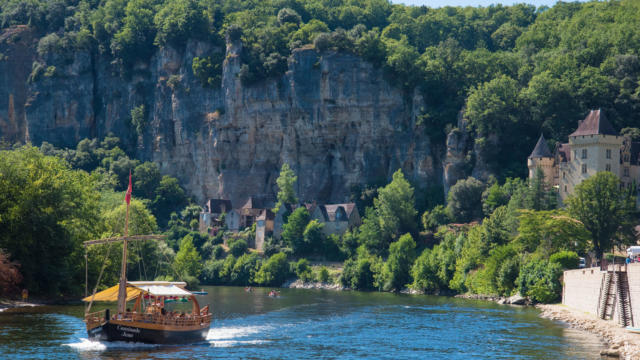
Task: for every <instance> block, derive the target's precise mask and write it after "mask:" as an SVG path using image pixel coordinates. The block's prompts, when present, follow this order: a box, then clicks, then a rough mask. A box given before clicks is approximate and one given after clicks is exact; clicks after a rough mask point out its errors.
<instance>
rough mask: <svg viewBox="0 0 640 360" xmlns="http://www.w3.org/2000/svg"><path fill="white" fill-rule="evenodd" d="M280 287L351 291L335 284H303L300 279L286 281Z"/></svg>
mask: <svg viewBox="0 0 640 360" xmlns="http://www.w3.org/2000/svg"><path fill="white" fill-rule="evenodd" d="M282 287H283V288H289V289H321V290H333V291H344V290H351V289H349V288H346V287H344V286H342V285H340V284H336V283H324V282H304V281H302V280H300V279H296V280H294V281H287V282H285V283H284V284H283V285H282Z"/></svg>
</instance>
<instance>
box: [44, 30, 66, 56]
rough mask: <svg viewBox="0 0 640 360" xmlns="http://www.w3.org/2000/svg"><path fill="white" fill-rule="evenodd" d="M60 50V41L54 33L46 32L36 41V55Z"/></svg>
mask: <svg viewBox="0 0 640 360" xmlns="http://www.w3.org/2000/svg"><path fill="white" fill-rule="evenodd" d="M61 50H62V42H61V41H60V37H59V36H58V34H56V33H52V34H48V35H46V36H44V37H42V38H41V39H40V41H39V42H38V55H40V56H44V55H47V54H52V53H55V52H60V51H61Z"/></svg>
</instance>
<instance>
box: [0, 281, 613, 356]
mask: <svg viewBox="0 0 640 360" xmlns="http://www.w3.org/2000/svg"><path fill="white" fill-rule="evenodd" d="M205 290H207V291H209V295H207V296H201V297H199V302H200V303H201V305H202V306H203V305H206V304H207V303H210V304H212V306H213V310H212V311H213V314H214V322H213V324H212V327H211V330H210V332H209V335H208V338H207V341H206V342H203V343H200V344H194V345H189V346H184V345H183V346H153V345H145V344H127V343H100V342H93V341H89V340H88V339H87V335H86V332H85V327H84V323H83V322H82V313H83V308H82V306H81V305H78V306H41V307H35V308H29V309H19V310H17V309H11V310H7V311H5V312H3V313H0V358H2V359H9V358H10V359H75V358H79V359H194V358H221V359H247V358H250V359H266V358H278V359H285V358H286V359H308V358H327V359H337V358H339V359H348V358H383V359H416V358H419V359H471V358H473V359H599V358H600V356H599V352H600V350H601V349H602V348H603V346H604V345H603V344H602V343H601V341H600V340H599V339H598V338H597V337H595V336H593V335H590V334H588V333H585V332H582V331H578V330H573V329H569V328H567V327H565V326H563V325H561V324H558V323H555V322H552V321H549V320H545V319H541V318H539V317H538V311H537V310H535V309H532V308H519V307H511V306H505V305H497V304H494V303H490V302H485V301H477V300H464V299H455V298H448V297H436V296H422V295H416V296H412V295H394V294H388V293H361V292H334V291H322V290H301V289H282V293H281V296H280V297H279V298H270V297H268V296H267V293H268V289H254V292H252V293H246V292H245V291H244V289H243V288H238V287H205Z"/></svg>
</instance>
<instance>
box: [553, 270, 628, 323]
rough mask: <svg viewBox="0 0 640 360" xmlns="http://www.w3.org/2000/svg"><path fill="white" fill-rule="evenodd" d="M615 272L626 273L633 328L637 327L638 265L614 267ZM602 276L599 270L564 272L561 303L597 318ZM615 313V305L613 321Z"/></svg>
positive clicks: (603, 273) (616, 309)
mask: <svg viewBox="0 0 640 360" xmlns="http://www.w3.org/2000/svg"><path fill="white" fill-rule="evenodd" d="M609 270H613V266H610V269H609ZM616 270H618V271H626V272H627V279H628V281H629V303H630V304H631V314H632V317H633V318H632V320H633V326H638V325H640V263H633V264H629V265H627V266H624V265H623V266H619V265H616ZM604 275H605V272H604V271H600V268H586V269H578V270H568V271H565V272H564V286H563V288H562V303H563V304H564V305H566V306H568V307H570V308H573V309H576V310H581V311H584V312H587V313H589V314H592V315H594V316H598V302H599V300H600V299H599V297H600V287H601V286H602V279H603V278H604ZM617 313H618V306H617V304H616V307H615V309H614V314H613V315H614V317H613V320H614V321H618V320H617Z"/></svg>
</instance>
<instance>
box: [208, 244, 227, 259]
mask: <svg viewBox="0 0 640 360" xmlns="http://www.w3.org/2000/svg"><path fill="white" fill-rule="evenodd" d="M222 255H224V248H223V247H222V245H216V246H214V247H213V250H211V258H213V259H220V258H222Z"/></svg>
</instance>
